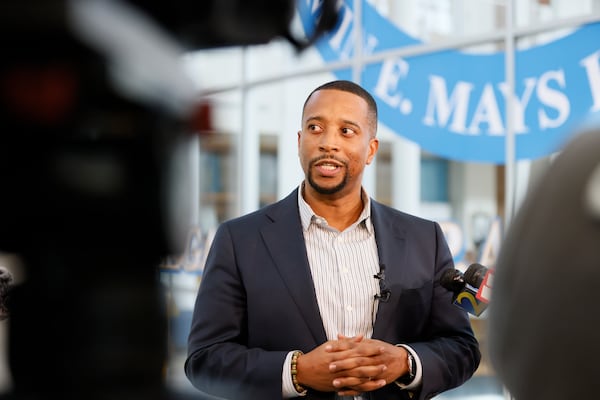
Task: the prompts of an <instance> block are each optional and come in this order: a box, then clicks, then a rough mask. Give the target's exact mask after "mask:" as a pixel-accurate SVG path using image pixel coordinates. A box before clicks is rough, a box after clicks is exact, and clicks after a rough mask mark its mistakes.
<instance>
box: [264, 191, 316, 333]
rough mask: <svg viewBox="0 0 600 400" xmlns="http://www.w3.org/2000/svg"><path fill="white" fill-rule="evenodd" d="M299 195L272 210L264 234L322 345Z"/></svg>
mask: <svg viewBox="0 0 600 400" xmlns="http://www.w3.org/2000/svg"><path fill="white" fill-rule="evenodd" d="M297 196H298V191H297V190H295V191H294V192H292V193H291V194H290V195H289V196H288V197H286V198H285V199H284V200H282V201H281V202H280V203H279V204H278V205H277V207H273V208H272V209H271V210H270V211H269V213H268V215H267V217H268V218H270V219H271V220H272V223H271V224H267V225H266V226H264V227H263V228H262V229H261V234H262V237H263V239H264V243H265V245H266V247H267V249H268V250H269V253H270V254H271V257H273V260H274V262H275V265H276V266H277V270H278V271H279V274H280V275H281V278H282V280H283V282H284V284H285V285H286V287H287V289H288V292H289V293H290V296H291V297H292V298H293V299H294V302H295V303H296V305H297V306H298V312H299V313H300V314H301V315H302V317H303V318H304V320H305V321H306V324H307V327H308V329H309V330H310V332H311V334H312V336H313V338H314V340H315V343H316V344H321V343H323V342H324V341H326V340H327V337H326V334H325V328H324V327H323V322H322V320H321V314H320V312H319V306H318V304H317V297H316V294H315V289H314V285H313V282H312V275H311V273H310V267H309V265H308V258H307V256H306V246H305V244H304V236H303V234H302V224H301V222H300V215H299V212H298V203H297V199H298V197H297Z"/></svg>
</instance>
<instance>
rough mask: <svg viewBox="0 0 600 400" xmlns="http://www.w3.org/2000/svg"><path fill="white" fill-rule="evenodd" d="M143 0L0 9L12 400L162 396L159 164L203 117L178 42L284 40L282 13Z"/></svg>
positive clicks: (164, 235) (2, 234) (259, 7)
mask: <svg viewBox="0 0 600 400" xmlns="http://www.w3.org/2000/svg"><path fill="white" fill-rule="evenodd" d="M327 3H328V4H329V2H327ZM333 3H334V2H333ZM145 4H146V3H145V2H141V1H134V2H131V3H128V2H124V1H116V0H99V1H94V0H80V1H76V0H74V1H66V0H65V1H58V0H55V1H52V0H29V1H21V0H4V1H2V2H1V4H0V33H1V35H0V43H1V44H2V48H3V56H2V61H1V62H0V124H1V128H2V129H1V130H0V184H1V185H2V197H0V223H1V225H2V229H1V230H0V250H1V251H5V252H11V253H15V254H18V255H19V257H21V258H22V260H23V264H24V267H25V271H24V275H25V276H24V280H23V283H19V285H16V286H15V287H14V288H13V290H11V302H10V334H9V346H10V349H9V352H10V354H9V364H10V369H11V374H12V377H13V385H12V391H11V393H9V394H8V396H9V398H10V399H13V398H15V399H25V398H26V399H47V398H49V397H52V396H56V397H58V398H66V399H70V398H72V399H91V400H93V399H111V400H113V399H114V400H119V399H127V400H131V399H138V398H139V399H144V400H150V399H164V398H167V394H166V392H167V391H166V390H165V388H164V367H165V362H166V357H167V354H166V348H167V324H166V313H165V298H164V295H163V293H162V290H161V287H160V283H159V280H158V268H157V267H158V265H159V263H160V261H161V260H162V259H163V258H164V257H165V255H167V254H169V253H172V252H175V251H176V249H174V247H173V246H177V245H180V246H183V245H184V244H185V243H179V244H178V243H173V242H172V235H171V234H172V232H173V231H174V230H175V229H177V227H175V228H173V227H172V226H171V225H172V218H171V217H172V216H171V215H170V213H169V212H170V210H171V209H172V207H170V203H172V202H174V201H175V200H176V199H174V198H173V197H172V196H173V193H174V192H177V193H178V194H181V192H179V191H175V190H172V189H173V187H174V183H173V181H174V180H177V179H178V177H177V176H174V175H173V173H172V171H171V166H172V164H173V158H174V157H175V155H176V153H175V148H176V147H177V144H178V142H180V141H181V140H185V138H186V137H189V135H190V134H193V133H196V134H202V133H203V131H204V130H205V129H208V127H206V126H203V123H204V122H205V121H208V120H210V118H208V117H209V116H207V115H204V114H205V113H206V112H207V111H206V107H205V104H203V102H202V98H201V95H202V93H201V91H199V90H196V89H194V85H193V83H192V81H191V80H189V79H187V77H186V75H185V72H184V70H183V68H182V66H181V63H180V58H181V56H182V54H183V52H184V48H183V46H182V45H181V44H182V43H187V44H191V45H192V46H195V47H193V48H201V47H211V46H218V45H236V44H248V42H246V41H243V40H242V38H243V37H245V35H248V37H249V42H252V43H256V42H266V41H268V40H270V39H272V38H274V37H275V36H276V35H278V34H281V35H286V36H287V32H288V29H287V28H288V23H289V20H290V18H291V16H287V14H286V17H285V19H283V20H282V19H281V16H282V15H283V14H281V13H282V12H283V11H285V13H288V12H289V7H293V5H291V4H288V2H281V1H238V2H232V1H222V0H215V1H209V2H206V1H202V2H192V1H172V2H169V3H168V4H165V5H164V7H159V6H154V5H153V6H146V5H145ZM152 4H154V3H152ZM233 5H235V7H233V8H228V7H229V6H233ZM277 5H279V7H276V6H277ZM226 6H227V7H226ZM223 7H225V8H223ZM265 7H274V8H273V9H271V8H265ZM249 9H251V10H253V13H251V14H245V15H244V17H245V18H249V20H248V21H246V22H247V24H245V25H244V24H242V25H240V24H237V22H239V18H240V17H241V16H242V14H240V13H242V12H247V11H248V10H249ZM233 11H235V12H236V14H235V15H232V16H229V14H228V13H229V12H233ZM215 13H216V14H215ZM254 14H257V15H258V14H260V15H261V18H260V19H258V20H250V18H251V16H252V15H254ZM209 15H212V16H213V17H214V16H215V15H216V16H218V17H219V18H221V17H222V18H226V17H230V18H228V19H226V21H216V20H210V18H209ZM220 22H227V23H226V24H225V25H224V26H222V27H221V26H220ZM230 23H236V24H235V25H234V26H232V25H231V24H230ZM217 26H219V27H220V29H221V28H222V29H225V30H224V31H223V30H222V29H221V30H219V31H218V32H214V31H213V30H214V29H216V27H217ZM283 26H285V28H286V29H283ZM258 27H260V28H261V29H259V30H255V28H258ZM207 79H210V77H207ZM184 184H185V183H181V185H184ZM182 228H183V229H187V228H188V227H187V226H186V227H182ZM169 398H174V397H172V396H170V395H169ZM178 398H179V397H178Z"/></svg>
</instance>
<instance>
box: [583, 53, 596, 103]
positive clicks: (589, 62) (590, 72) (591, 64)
mask: <svg viewBox="0 0 600 400" xmlns="http://www.w3.org/2000/svg"><path fill="white" fill-rule="evenodd" d="M579 64H580V65H583V66H584V67H585V71H586V73H587V77H588V81H589V82H590V90H591V92H592V99H593V101H594V103H593V104H592V107H591V109H590V111H600V50H599V51H597V52H595V53H592V54H591V55H589V56H587V57H585V58H584V59H582V60H581V61H580V62H579Z"/></svg>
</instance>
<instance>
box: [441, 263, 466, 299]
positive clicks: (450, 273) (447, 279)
mask: <svg viewBox="0 0 600 400" xmlns="http://www.w3.org/2000/svg"><path fill="white" fill-rule="evenodd" d="M440 285H442V286H443V287H444V288H446V289H447V290H449V291H451V292H453V293H458V292H460V291H461V290H463V289H464V288H465V280H464V279H463V274H462V273H461V272H460V271H459V270H457V269H447V270H445V271H444V272H443V273H442V277H441V278H440Z"/></svg>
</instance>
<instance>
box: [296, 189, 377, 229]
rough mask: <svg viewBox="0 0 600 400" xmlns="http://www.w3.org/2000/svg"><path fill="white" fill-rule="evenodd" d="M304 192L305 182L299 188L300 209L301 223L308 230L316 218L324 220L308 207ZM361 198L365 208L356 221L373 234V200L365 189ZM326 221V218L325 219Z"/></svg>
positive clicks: (362, 190)
mask: <svg viewBox="0 0 600 400" xmlns="http://www.w3.org/2000/svg"><path fill="white" fill-rule="evenodd" d="M303 191H304V182H302V183H301V184H300V187H299V188H298V209H299V210H300V221H301V222H302V229H303V230H304V231H307V230H308V227H309V226H310V224H311V223H313V221H314V219H316V218H323V217H320V216H318V215H317V214H315V212H314V211H313V210H312V208H311V207H310V206H309V205H308V203H307V202H306V200H304V197H303V196H302V192H303ZM361 198H362V201H363V204H364V207H363V209H362V211H361V213H360V215H359V216H358V219H357V220H356V222H355V223H356V224H357V225H363V226H364V227H365V228H366V229H367V231H368V232H369V233H373V221H371V199H370V197H369V196H368V194H367V191H366V190H365V188H361ZM323 219H324V218H323Z"/></svg>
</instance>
